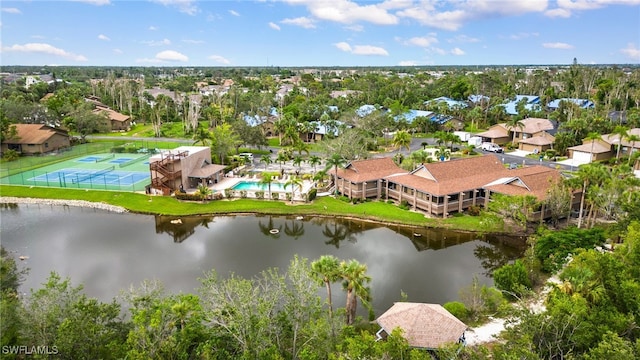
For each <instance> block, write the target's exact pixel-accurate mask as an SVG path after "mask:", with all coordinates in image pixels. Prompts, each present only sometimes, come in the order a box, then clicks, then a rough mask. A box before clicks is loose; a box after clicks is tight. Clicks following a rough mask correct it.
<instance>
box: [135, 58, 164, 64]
mask: <svg viewBox="0 0 640 360" xmlns="http://www.w3.org/2000/svg"><path fill="white" fill-rule="evenodd" d="M136 62H137V63H149V64H159V63H161V62H163V61H162V60H160V59H149V58H143V59H136Z"/></svg>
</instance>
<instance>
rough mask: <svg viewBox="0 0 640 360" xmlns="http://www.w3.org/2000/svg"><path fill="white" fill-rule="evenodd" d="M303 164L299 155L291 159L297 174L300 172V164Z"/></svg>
mask: <svg viewBox="0 0 640 360" xmlns="http://www.w3.org/2000/svg"><path fill="white" fill-rule="evenodd" d="M303 162H304V159H303V158H302V156H300V155H296V156H295V157H294V158H293V165H295V166H297V167H298V173H299V172H300V164H302V163H303Z"/></svg>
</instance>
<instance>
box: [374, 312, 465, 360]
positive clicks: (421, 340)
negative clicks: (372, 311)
mask: <svg viewBox="0 0 640 360" xmlns="http://www.w3.org/2000/svg"><path fill="white" fill-rule="evenodd" d="M376 322H377V323H378V325H380V330H379V331H378V332H377V333H376V335H377V337H378V339H379V340H383V339H386V338H387V337H388V336H389V335H390V334H391V333H392V332H393V330H394V329H396V328H399V329H401V330H402V336H403V337H404V338H405V339H406V340H407V342H408V344H409V346H411V347H415V348H422V349H428V350H435V349H438V348H439V347H441V346H443V345H446V344H455V343H463V344H464V343H465V334H464V333H465V331H466V330H467V325H466V324H465V323H463V322H462V321H460V320H458V318H456V317H455V316H453V315H452V314H451V313H450V312H449V311H447V309H445V308H444V307H442V306H441V305H439V304H424V303H412V302H397V303H394V304H393V306H392V307H391V308H389V309H388V310H387V311H385V312H384V313H383V314H382V315H380V316H379V317H378V318H377V319H376Z"/></svg>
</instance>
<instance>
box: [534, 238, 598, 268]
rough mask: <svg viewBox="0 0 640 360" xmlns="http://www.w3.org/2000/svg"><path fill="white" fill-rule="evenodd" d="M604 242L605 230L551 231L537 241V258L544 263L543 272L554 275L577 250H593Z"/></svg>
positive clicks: (535, 248)
mask: <svg viewBox="0 0 640 360" xmlns="http://www.w3.org/2000/svg"><path fill="white" fill-rule="evenodd" d="M604 241H605V236H604V230H602V229H598V228H593V229H578V228H576V227H571V228H567V229H565V230H562V231H550V230H549V231H546V232H543V233H542V234H541V235H540V237H539V238H538V239H537V240H536V243H535V245H534V251H535V256H536V258H537V259H538V260H540V262H541V263H542V270H543V271H545V272H547V273H553V272H555V271H557V270H559V269H560V268H561V267H562V265H563V264H564V263H565V261H566V259H567V256H568V255H569V254H571V253H573V252H575V251H576V250H577V249H591V248H593V247H594V246H596V245H600V244H603V243H604Z"/></svg>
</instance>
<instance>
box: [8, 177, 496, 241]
mask: <svg viewBox="0 0 640 360" xmlns="http://www.w3.org/2000/svg"><path fill="white" fill-rule="evenodd" d="M0 196H5V197H30V198H41V199H59V200H85V201H91V202H101V203H105V204H110V205H115V206H120V207H123V208H125V209H127V210H129V211H131V212H136V213H145V214H158V215H174V216H188V215H216V214H242V213H246V214H273V215H297V216H305V215H307V216H312V215H313V216H336V217H351V218H358V219H363V220H368V221H375V222H380V223H393V224H402V225H409V226H420V227H443V228H449V229H455V230H464V231H476V232H500V231H502V223H501V222H500V221H488V220H487V217H486V216H460V217H450V218H448V219H434V218H427V217H425V215H424V214H422V213H419V212H414V211H409V210H404V209H401V208H399V207H398V206H396V205H394V204H387V203H385V202H381V201H370V202H365V203H361V204H351V203H346V202H344V201H341V200H339V199H335V198H333V197H321V198H317V199H315V200H314V201H313V202H310V203H294V204H291V203H290V202H284V201H272V200H254V199H234V200H216V201H209V202H187V201H178V200H176V199H175V198H173V197H169V196H149V195H146V194H140V193H126V192H116V191H103V190H78V189H60V188H48V187H25V186H10V185H3V186H0Z"/></svg>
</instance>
